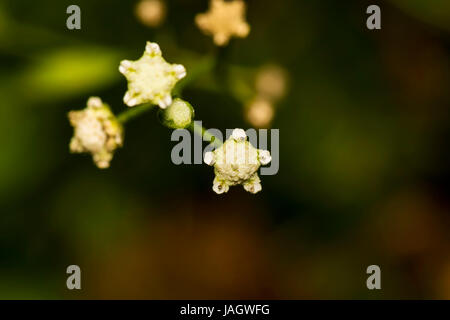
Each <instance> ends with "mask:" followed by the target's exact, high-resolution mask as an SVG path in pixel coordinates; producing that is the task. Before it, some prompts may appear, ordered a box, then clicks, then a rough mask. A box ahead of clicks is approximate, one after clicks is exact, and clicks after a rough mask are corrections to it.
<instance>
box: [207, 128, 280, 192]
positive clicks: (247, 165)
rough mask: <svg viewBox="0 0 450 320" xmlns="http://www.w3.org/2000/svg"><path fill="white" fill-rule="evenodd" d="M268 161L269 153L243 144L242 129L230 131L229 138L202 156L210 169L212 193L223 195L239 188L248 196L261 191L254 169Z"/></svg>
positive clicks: (256, 169) (246, 143)
mask: <svg viewBox="0 0 450 320" xmlns="http://www.w3.org/2000/svg"><path fill="white" fill-rule="evenodd" d="M271 160H272V158H271V156H270V152H269V151H267V150H261V149H256V148H255V147H253V146H252V144H251V143H250V142H249V141H247V135H246V134H245V131H244V130H243V129H234V130H233V133H232V134H231V136H230V138H229V139H228V140H227V141H225V142H224V144H223V145H222V146H220V147H219V148H218V149H216V150H214V151H209V152H206V153H205V155H204V161H205V163H206V164H208V165H210V166H214V173H215V174H216V177H215V179H214V181H213V190H214V191H215V192H216V193H217V194H221V193H225V192H227V191H228V190H229V188H230V186H235V185H238V184H242V185H243V187H244V189H245V190H247V191H248V192H251V193H257V192H259V191H261V189H262V187H261V180H260V179H259V177H258V173H257V171H258V169H259V167H260V166H261V165H265V164H268V163H269V162H270V161H271Z"/></svg>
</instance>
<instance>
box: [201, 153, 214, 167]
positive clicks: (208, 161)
mask: <svg viewBox="0 0 450 320" xmlns="http://www.w3.org/2000/svg"><path fill="white" fill-rule="evenodd" d="M203 161H205V163H206V164H207V165H208V166H212V165H213V164H214V162H216V160H215V159H214V153H212V152H211V151H208V152H206V153H205V156H204V157H203Z"/></svg>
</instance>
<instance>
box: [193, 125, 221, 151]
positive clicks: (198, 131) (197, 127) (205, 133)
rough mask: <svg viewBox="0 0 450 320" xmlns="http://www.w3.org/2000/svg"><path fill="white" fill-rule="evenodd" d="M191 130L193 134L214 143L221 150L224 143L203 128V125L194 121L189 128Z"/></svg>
mask: <svg viewBox="0 0 450 320" xmlns="http://www.w3.org/2000/svg"><path fill="white" fill-rule="evenodd" d="M188 129H189V130H191V131H192V132H194V133H196V134H198V135H199V136H200V137H202V138H203V139H204V140H205V141H210V142H212V144H213V145H214V146H215V147H216V148H219V147H220V146H221V145H222V144H223V142H222V141H221V140H220V139H219V138H217V137H216V136H215V135H213V134H211V133H210V132H209V131H208V130H206V129H205V128H204V127H202V126H201V125H199V124H197V123H196V122H195V121H193V122H192V123H191V124H190V125H189V127H188Z"/></svg>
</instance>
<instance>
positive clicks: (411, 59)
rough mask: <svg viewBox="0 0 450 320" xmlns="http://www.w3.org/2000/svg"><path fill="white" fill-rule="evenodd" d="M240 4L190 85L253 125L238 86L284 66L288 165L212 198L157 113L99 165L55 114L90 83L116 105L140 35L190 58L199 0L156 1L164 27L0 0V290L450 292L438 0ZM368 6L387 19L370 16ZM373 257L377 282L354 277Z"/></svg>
mask: <svg viewBox="0 0 450 320" xmlns="http://www.w3.org/2000/svg"><path fill="white" fill-rule="evenodd" d="M247 3H248V12H247V20H248V22H249V24H250V26H251V32H250V34H249V36H248V37H247V38H245V39H236V40H232V41H231V42H230V44H229V46H228V47H227V48H226V49H222V50H220V61H219V64H220V68H218V69H217V70H220V73H219V74H216V77H217V78H219V79H222V81H219V82H218V83H219V85H216V86H210V85H209V80H208V75H205V76H204V77H200V78H199V79H197V80H196V81H195V82H193V83H190V84H189V85H188V86H186V88H185V90H184V93H183V95H184V98H185V99H186V100H188V101H189V102H191V103H192V105H193V106H194V108H195V110H196V118H197V119H198V120H202V121H203V124H204V125H205V126H206V127H207V128H220V129H223V130H224V129H225V128H235V127H242V128H249V127H251V124H249V123H247V122H246V120H245V117H244V107H243V106H244V104H245V101H242V97H240V96H236V95H234V92H235V91H236V90H233V89H231V88H235V89H236V87H237V91H239V89H240V88H241V87H242V86H244V87H245V88H248V87H250V88H252V82H251V81H253V80H252V75H253V74H254V73H255V72H256V71H257V70H258V69H259V68H260V67H261V66H263V65H266V64H268V63H269V64H277V65H279V66H281V67H282V68H284V69H285V70H286V72H287V73H288V75H289V91H288V92H287V94H286V96H285V97H284V98H283V99H282V100H281V101H279V102H278V103H277V105H276V113H275V117H274V120H273V122H272V124H271V126H270V127H271V128H277V129H280V170H279V173H278V174H277V175H275V176H263V177H261V180H262V186H263V190H262V192H260V193H259V194H257V195H252V194H249V193H247V192H245V191H244V190H243V189H242V188H241V187H233V188H231V189H230V191H229V192H228V193H227V194H225V195H216V194H214V193H213V191H212V189H211V186H212V180H213V178H214V173H213V169H212V168H211V167H208V166H206V165H181V166H176V165H174V164H172V162H171V160H170V151H171V148H172V147H173V145H174V143H173V142H171V141H170V133H171V132H170V130H169V129H167V128H165V127H163V126H161V125H160V124H159V123H158V121H157V119H156V113H155V112H154V111H151V112H149V113H146V114H144V115H142V116H141V117H140V118H139V119H135V120H133V121H132V122H130V123H128V124H127V126H126V133H125V145H124V147H123V148H122V149H120V150H118V152H117V153H116V155H115V157H114V159H113V161H112V164H111V168H110V169H107V170H99V169H97V168H96V167H95V166H94V165H93V163H92V159H91V157H90V156H89V155H72V154H70V153H69V147H68V144H69V141H70V138H71V135H72V133H73V131H72V128H71V127H70V125H69V122H68V120H67V112H68V111H70V110H74V109H82V108H84V106H85V104H86V100H87V98H88V97H89V96H92V95H95V96H100V97H102V99H103V100H104V101H106V102H108V103H109V104H110V105H111V106H112V108H113V109H114V111H115V112H116V113H119V112H121V111H123V110H126V108H127V107H126V106H125V105H123V102H122V98H123V94H124V93H125V91H126V85H127V84H126V81H125V79H124V78H123V77H122V76H121V75H120V73H119V72H118V70H117V68H118V65H119V62H120V61H121V60H122V59H129V60H136V59H137V58H139V57H140V56H141V54H142V52H143V50H144V46H145V42H146V41H148V40H150V41H153V42H157V43H159V45H160V46H161V48H162V51H163V54H164V57H165V58H166V59H167V61H169V62H172V63H181V64H183V65H185V66H186V68H187V71H188V74H189V72H190V71H191V70H193V69H195V68H197V67H198V65H199V63H198V61H202V60H200V59H201V58H202V57H208V56H212V55H214V54H217V52H218V50H217V48H215V47H214V45H213V43H212V40H211V37H208V36H205V35H204V34H203V33H202V32H200V31H199V30H198V28H197V27H196V25H195V24H194V17H195V15H196V14H197V13H200V12H204V11H205V10H206V9H207V7H208V2H207V1H206V0H198V1H194V0H184V1H167V6H168V14H167V17H166V19H165V21H164V23H163V24H162V25H161V26H160V27H158V28H149V27H146V26H145V25H143V24H142V23H140V22H139V21H138V19H137V18H136V15H135V13H134V7H135V4H136V1H103V0H102V1H88V0H84V1H83V0H79V1H76V2H74V1H65V0H64V1H63V0H58V1H51V0H41V1H25V0H18V1H12V0H3V1H1V2H0V97H1V105H0V121H1V125H0V142H1V145H0V146H1V149H0V298H4V299H12V298H21V299H34V298H42V299H55V298H77V299H79V298H81V299H92V298H124V299H132V298H138V299H142V298H150V299H153V298H157V299H170V298H177V299H197V298H204V299H212V298H223V299H228V298H259V299H264V298H273V299H303V298H319V299H326V298H333V299H334V298H342V299H350V298H363V299H380V298H385V299H388V298H395V299H405V298H427V299H433V298H441V299H443V298H447V299H448V298H450V255H449V251H450V236H449V232H448V231H449V227H450V215H449V201H448V194H449V170H448V163H449V160H450V159H449V148H448V143H447V141H448V138H449V133H450V131H449V129H450V122H449V106H450V104H449V103H450V94H449V84H450V81H449V80H450V68H449V53H450V37H449V32H450V2H449V1H446V0H433V1H431V0H428V1H424V0H414V1H413V0H396V1H394V0H392V1H376V2H372V1H337V0H316V1H307V0H301V1H300V0H285V1H268V0H264V1H263V0H253V1H247ZM71 4H77V5H78V6H80V8H81V12H82V14H81V16H82V28H81V30H73V31H70V30H68V29H67V28H66V19H67V17H68V15H67V14H66V8H67V7H68V6H69V5H71ZM370 4H378V5H379V6H380V7H381V10H382V30H378V31H370V30H368V29H367V28H366V18H367V17H368V15H367V14H366V13H365V12H366V8H367V6H368V5H370ZM217 70H216V72H219V71H217ZM71 264H76V265H79V266H80V267H81V270H82V290H81V291H69V290H67V288H66V277H67V275H66V272H65V271H66V268H67V266H68V265H71ZM371 264H376V265H379V266H380V267H381V273H382V290H378V291H370V290H368V289H367V288H366V278H367V276H368V275H367V274H366V268H367V266H369V265H371Z"/></svg>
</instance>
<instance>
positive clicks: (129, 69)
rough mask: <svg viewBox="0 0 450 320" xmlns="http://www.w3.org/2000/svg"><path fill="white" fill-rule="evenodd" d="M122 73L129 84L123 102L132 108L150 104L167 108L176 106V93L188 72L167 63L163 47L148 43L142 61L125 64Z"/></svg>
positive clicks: (126, 62) (178, 66) (120, 68)
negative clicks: (174, 100)
mask: <svg viewBox="0 0 450 320" xmlns="http://www.w3.org/2000/svg"><path fill="white" fill-rule="evenodd" d="M119 71H120V72H121V73H122V74H123V75H124V76H125V78H126V79H127V80H128V91H127V92H126V93H125V96H124V97H123V101H124V102H125V104H126V105H128V106H129V107H133V106H136V105H139V104H142V103H147V102H149V103H152V104H157V105H159V106H160V107H161V108H162V109H164V108H167V107H168V106H170V105H171V103H172V93H171V92H172V89H173V88H174V87H175V85H176V83H177V82H178V81H179V80H181V79H182V78H184V77H185V76H186V69H185V68H184V67H183V66H182V65H181V64H170V63H168V62H166V60H164V58H163V57H162V53H161V49H160V48H159V45H158V44H157V43H153V42H147V44H146V46H145V52H144V54H143V55H142V57H141V58H140V59H139V60H136V61H129V60H123V61H122V62H121V63H120V66H119Z"/></svg>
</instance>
